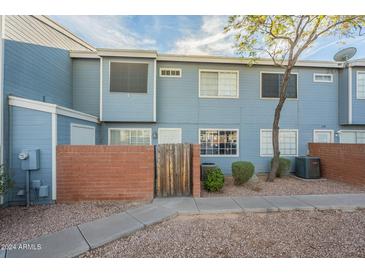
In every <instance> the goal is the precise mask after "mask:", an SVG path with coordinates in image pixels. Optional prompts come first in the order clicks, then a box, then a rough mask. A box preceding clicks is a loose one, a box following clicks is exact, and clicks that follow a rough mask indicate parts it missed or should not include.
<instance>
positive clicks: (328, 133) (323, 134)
mask: <svg viewBox="0 0 365 274" xmlns="http://www.w3.org/2000/svg"><path fill="white" fill-rule="evenodd" d="M333 135H334V133H333V130H326V129H317V130H316V129H315V130H314V132H313V142H314V143H333V139H334V137H333Z"/></svg>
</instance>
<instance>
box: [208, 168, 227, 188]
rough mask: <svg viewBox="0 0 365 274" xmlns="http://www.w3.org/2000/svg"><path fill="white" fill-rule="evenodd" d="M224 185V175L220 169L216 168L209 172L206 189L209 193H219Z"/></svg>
mask: <svg viewBox="0 0 365 274" xmlns="http://www.w3.org/2000/svg"><path fill="white" fill-rule="evenodd" d="M223 185H224V175H223V172H222V170H221V169H220V168H218V167H215V168H211V169H208V170H207V176H206V179H205V181H204V188H205V189H206V190H208V191H219V190H221V189H222V187H223Z"/></svg>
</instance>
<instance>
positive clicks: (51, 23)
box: [31, 15, 96, 52]
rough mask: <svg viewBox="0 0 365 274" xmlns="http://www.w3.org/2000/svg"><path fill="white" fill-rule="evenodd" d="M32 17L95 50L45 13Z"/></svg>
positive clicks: (94, 49)
mask: <svg viewBox="0 0 365 274" xmlns="http://www.w3.org/2000/svg"><path fill="white" fill-rule="evenodd" d="M31 16H32V17H34V18H36V19H37V20H39V21H41V22H42V23H44V24H46V25H48V26H50V27H51V28H53V29H55V30H57V31H58V32H60V33H62V34H64V35H65V36H67V37H68V38H70V39H72V40H74V41H75V42H77V43H79V44H80V45H82V46H84V47H85V48H87V49H89V50H91V51H93V52H95V51H96V48H94V47H93V46H91V45H90V44H88V43H87V42H85V41H84V40H82V39H81V38H79V37H77V36H76V35H75V34H73V33H72V32H71V31H69V30H68V29H66V28H65V27H63V26H62V25H60V24H59V23H57V22H56V21H54V20H52V19H51V18H49V17H48V16H46V15H31Z"/></svg>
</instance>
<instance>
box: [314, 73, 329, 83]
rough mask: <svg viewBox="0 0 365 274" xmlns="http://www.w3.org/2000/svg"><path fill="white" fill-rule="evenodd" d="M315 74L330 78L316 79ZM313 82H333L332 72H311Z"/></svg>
mask: <svg viewBox="0 0 365 274" xmlns="http://www.w3.org/2000/svg"><path fill="white" fill-rule="evenodd" d="M316 76H330V77H331V80H329V81H326V80H317V79H316ZM313 82H316V83H333V74H332V73H313Z"/></svg>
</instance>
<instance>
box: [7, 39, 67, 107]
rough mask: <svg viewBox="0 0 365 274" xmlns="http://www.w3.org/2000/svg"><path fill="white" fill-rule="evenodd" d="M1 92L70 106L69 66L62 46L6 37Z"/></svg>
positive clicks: (65, 51)
mask: <svg viewBox="0 0 365 274" xmlns="http://www.w3.org/2000/svg"><path fill="white" fill-rule="evenodd" d="M4 64H5V65H4V66H5V74H4V91H5V94H6V95H8V94H11V95H15V96H19V97H24V98H28V99H33V100H38V101H43V100H44V101H45V102H48V103H54V104H58V105H61V106H65V107H72V65H71V58H70V57H69V52H68V51H67V50H64V49H59V48H50V47H45V46H40V45H34V44H27V43H21V42H16V41H10V40H5V52H4Z"/></svg>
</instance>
